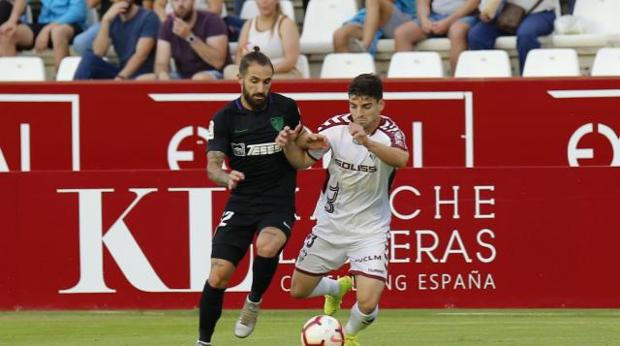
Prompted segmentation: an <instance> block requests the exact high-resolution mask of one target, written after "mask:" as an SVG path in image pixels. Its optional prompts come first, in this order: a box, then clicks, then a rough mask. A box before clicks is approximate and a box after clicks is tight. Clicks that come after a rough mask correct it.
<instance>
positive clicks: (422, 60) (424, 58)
mask: <svg viewBox="0 0 620 346" xmlns="http://www.w3.org/2000/svg"><path fill="white" fill-rule="evenodd" d="M443 76H444V69H443V65H442V62H441V55H439V53H437V52H397V53H394V55H392V59H390V67H389V69H388V72H387V77H388V78H441V77H443Z"/></svg>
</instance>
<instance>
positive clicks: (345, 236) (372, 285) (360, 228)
mask: <svg viewBox="0 0 620 346" xmlns="http://www.w3.org/2000/svg"><path fill="white" fill-rule="evenodd" d="M384 105H385V103H384V101H383V85H382V83H381V80H380V79H379V78H378V77H377V76H375V75H372V74H362V75H359V76H357V77H355V78H354V79H353V81H352V82H351V84H350V85H349V110H350V113H349V114H343V115H337V116H334V117H332V118H330V119H329V120H327V121H326V122H325V123H323V125H321V126H320V127H319V130H318V133H317V134H313V139H312V140H313V141H317V140H322V141H324V142H325V144H326V145H325V147H326V149H325V150H322V151H317V150H304V149H305V148H306V147H307V145H308V144H307V143H308V142H310V141H309V140H306V138H307V137H308V136H307V135H306V134H308V132H305V133H304V134H302V135H301V136H297V135H296V134H297V133H298V132H300V131H301V125H300V126H298V128H297V129H295V130H291V129H288V128H284V129H283V130H282V132H280V135H279V136H278V138H277V139H276V142H277V143H278V144H280V145H281V146H282V147H283V149H284V153H285V155H286V156H287V158H288V159H289V161H290V162H291V163H292V164H293V165H294V166H296V167H298V168H302V167H309V166H311V165H312V164H314V162H316V161H317V160H319V159H320V158H321V156H322V155H323V154H324V153H325V152H327V151H331V159H330V161H329V166H328V175H327V181H326V183H325V185H324V188H323V191H322V193H321V196H320V198H319V201H318V203H317V206H316V210H315V216H316V218H317V223H316V226H315V227H314V228H313V229H312V232H311V233H310V234H309V235H308V236H307V237H306V240H305V242H304V245H303V247H302V249H301V250H300V252H299V256H298V258H297V263H296V265H295V272H294V273H293V279H292V283H291V295H292V296H293V297H295V298H307V297H316V296H322V295H325V298H326V299H325V306H324V312H325V313H326V314H328V315H332V314H334V313H335V312H336V311H337V310H338V308H339V307H340V302H341V301H342V297H343V296H344V295H345V294H346V293H347V292H348V291H349V290H351V287H352V280H351V278H350V277H349V276H344V277H341V278H340V279H338V280H334V279H331V278H329V277H327V276H326V275H327V274H329V273H330V272H331V271H333V270H336V269H338V268H340V267H341V266H342V265H343V264H344V263H345V262H346V261H347V260H348V261H349V262H350V269H349V274H351V275H353V276H354V277H355V284H356V288H357V302H356V303H355V305H354V306H353V307H352V308H351V314H350V318H349V321H348V323H347V324H346V327H345V335H346V339H345V345H346V346H349V345H359V343H358V341H357V333H358V332H359V331H360V330H362V329H364V328H365V327H366V326H368V325H369V324H371V323H372V322H373V321H374V320H375V319H376V317H377V315H378V312H379V309H378V304H379V299H380V298H381V293H382V292H383V289H384V287H385V280H386V279H387V266H388V250H387V249H388V245H389V244H388V242H389V239H390V219H391V211H390V206H389V189H390V184H391V182H392V180H393V177H394V173H395V170H396V168H400V167H404V166H405V165H406V164H407V161H408V160H409V153H408V151H407V146H406V144H405V136H404V135H403V133H402V132H401V130H400V129H399V128H398V126H396V124H395V123H394V122H393V121H392V120H391V119H390V118H389V117H387V116H384V115H381V112H382V110H383V108H384ZM297 137H299V138H297ZM314 147H316V146H314Z"/></svg>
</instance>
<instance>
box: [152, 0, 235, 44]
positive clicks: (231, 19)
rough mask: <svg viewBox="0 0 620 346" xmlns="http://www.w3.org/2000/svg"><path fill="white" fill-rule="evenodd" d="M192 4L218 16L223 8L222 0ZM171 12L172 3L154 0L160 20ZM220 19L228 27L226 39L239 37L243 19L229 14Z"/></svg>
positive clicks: (165, 0) (209, 0) (198, 8)
mask: <svg viewBox="0 0 620 346" xmlns="http://www.w3.org/2000/svg"><path fill="white" fill-rule="evenodd" d="M194 6H195V8H196V9H197V10H200V11H209V12H211V13H215V14H217V15H219V16H220V17H221V16H222V12H223V11H224V9H225V4H224V0H196V2H195V3H194ZM173 12H174V11H173V9H172V3H171V2H170V1H169V0H155V13H157V16H158V17H159V18H160V19H161V21H162V22H163V21H165V20H166V17H167V16H168V15H170V14H172V13H173ZM222 19H223V20H224V23H226V26H227V28H228V41H235V42H236V41H237V40H238V39H239V33H240V32H241V27H242V26H243V22H244V20H243V19H241V18H239V17H237V16H231V15H227V16H226V17H223V18H222Z"/></svg>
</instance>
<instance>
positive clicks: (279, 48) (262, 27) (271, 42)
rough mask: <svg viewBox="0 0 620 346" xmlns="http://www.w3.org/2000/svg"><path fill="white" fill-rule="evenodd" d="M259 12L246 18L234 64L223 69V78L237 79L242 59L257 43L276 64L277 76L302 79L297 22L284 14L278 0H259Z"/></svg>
mask: <svg viewBox="0 0 620 346" xmlns="http://www.w3.org/2000/svg"><path fill="white" fill-rule="evenodd" d="M256 4H257V6H258V11H259V15H258V16H256V17H254V18H252V19H250V20H248V21H246V22H245V24H244V25H243V28H242V30H241V36H240V37H239V44H238V45H237V52H236V54H235V64H234V65H228V66H226V68H225V69H224V79H237V78H238V74H239V63H240V62H241V58H242V57H243V56H244V55H246V54H247V53H249V52H250V51H253V47H255V46H258V47H259V48H260V51H261V52H262V53H263V54H265V55H266V56H267V57H268V58H269V59H270V60H271V63H272V64H273V68H274V71H275V74H274V75H273V78H274V79H286V78H302V77H303V76H302V75H301V72H300V71H299V70H298V69H297V68H296V64H297V60H298V59H299V31H298V30H297V24H295V22H294V21H293V20H291V19H290V18H289V17H287V16H286V15H284V14H283V13H282V8H281V7H280V2H279V0H258V1H257V2H256Z"/></svg>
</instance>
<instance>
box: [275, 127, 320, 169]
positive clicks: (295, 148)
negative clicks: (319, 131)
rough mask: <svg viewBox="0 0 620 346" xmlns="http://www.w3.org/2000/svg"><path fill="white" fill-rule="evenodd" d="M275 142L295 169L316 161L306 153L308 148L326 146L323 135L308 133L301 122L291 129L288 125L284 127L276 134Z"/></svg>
mask: <svg viewBox="0 0 620 346" xmlns="http://www.w3.org/2000/svg"><path fill="white" fill-rule="evenodd" d="M276 143H277V144H278V145H280V146H281V147H282V149H283V150H284V155H285V156H286V159H287V160H288V162H289V163H290V164H291V166H293V167H295V168H297V169H301V168H308V167H310V166H312V165H313V164H314V163H315V162H316V161H317V160H316V159H314V158H313V157H311V156H309V155H308V152H307V151H308V150H320V149H319V148H321V147H328V144H327V139H326V138H325V137H323V136H320V135H316V134H313V133H310V131H308V130H307V129H306V128H304V127H302V125H301V124H299V125H297V127H296V128H295V129H293V130H291V129H290V128H289V127H288V126H286V127H284V128H283V129H282V131H280V133H279V134H278V137H277V138H276Z"/></svg>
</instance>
